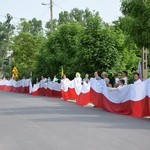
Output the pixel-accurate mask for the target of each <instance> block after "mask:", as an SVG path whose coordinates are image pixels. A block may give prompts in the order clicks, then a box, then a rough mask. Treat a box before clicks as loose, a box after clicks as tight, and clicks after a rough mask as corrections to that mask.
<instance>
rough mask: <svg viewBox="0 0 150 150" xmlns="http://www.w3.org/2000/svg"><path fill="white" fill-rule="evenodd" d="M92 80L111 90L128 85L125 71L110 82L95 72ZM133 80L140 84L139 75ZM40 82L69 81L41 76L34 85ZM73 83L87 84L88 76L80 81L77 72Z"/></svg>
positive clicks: (104, 76)
mask: <svg viewBox="0 0 150 150" xmlns="http://www.w3.org/2000/svg"><path fill="white" fill-rule="evenodd" d="M93 78H95V79H96V80H101V79H103V80H105V82H106V86H107V87H109V88H110V89H112V90H117V89H120V88H122V87H123V86H125V85H127V84H128V72H127V71H123V72H122V73H121V74H120V75H118V74H115V75H114V77H113V80H110V79H109V78H108V74H107V73H106V72H102V73H101V76H100V75H99V73H98V71H95V72H94V77H93ZM4 79H5V78H4ZM23 79H25V77H23ZM133 79H134V84H137V83H140V82H141V79H140V75H139V73H137V72H135V73H134V75H133ZM40 81H42V82H43V83H48V82H50V81H53V82H64V81H70V80H69V79H68V78H67V77H66V75H65V74H64V75H63V76H62V78H61V79H58V78H57V76H56V75H54V78H53V79H52V80H51V78H50V77H48V78H44V77H43V76H41V79H40V80H39V78H36V83H39V82H40ZM74 81H75V82H74V83H75V84H77V85H82V84H84V83H87V84H88V83H89V81H90V77H89V74H86V75H85V77H84V78H83V79H82V78H81V75H80V73H79V72H77V73H76V75H75V78H74Z"/></svg>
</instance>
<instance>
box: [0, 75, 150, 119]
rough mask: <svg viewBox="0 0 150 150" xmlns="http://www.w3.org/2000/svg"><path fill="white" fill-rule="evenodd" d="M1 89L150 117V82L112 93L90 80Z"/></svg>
mask: <svg viewBox="0 0 150 150" xmlns="http://www.w3.org/2000/svg"><path fill="white" fill-rule="evenodd" d="M0 90H3V91H8V92H21V93H30V94H31V95H35V96H48V97H58V98H63V100H65V101H67V100H70V99H74V100H75V101H76V103H77V104H78V105H81V106H84V105H87V104H88V103H92V104H93V105H94V106H95V107H97V108H102V109H104V110H107V111H109V112H113V113H118V114H125V115H130V116H135V117H145V116H150V79H147V80H145V81H143V82H141V83H138V84H130V85H126V86H124V87H122V88H121V89H116V90H111V89H110V88H108V87H107V86H106V84H105V81H104V80H96V79H95V78H91V80H90V81H89V82H88V83H87V82H85V81H83V83H82V84H81V83H77V82H76V81H75V80H72V81H69V80H62V82H61V83H60V84H59V83H57V82H47V83H45V82H44V80H41V81H40V82H39V83H37V84H34V85H33V87H32V84H31V80H30V79H23V80H20V81H15V80H9V81H8V80H0Z"/></svg>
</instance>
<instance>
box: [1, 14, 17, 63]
mask: <svg viewBox="0 0 150 150" xmlns="http://www.w3.org/2000/svg"><path fill="white" fill-rule="evenodd" d="M12 19H13V17H12V16H11V15H10V14H7V15H6V21H4V22H0V66H2V64H3V60H4V59H5V57H6V54H7V51H8V50H9V49H10V43H11V37H12V35H13V33H14V29H15V27H14V25H12V24H11V21H12Z"/></svg>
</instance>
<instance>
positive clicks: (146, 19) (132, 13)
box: [121, 0, 150, 48]
mask: <svg viewBox="0 0 150 150" xmlns="http://www.w3.org/2000/svg"><path fill="white" fill-rule="evenodd" d="M121 10H122V13H123V14H124V15H125V17H123V18H121V26H122V28H123V29H124V31H126V32H127V33H128V34H129V35H130V37H131V38H132V39H133V40H134V41H135V43H136V44H137V45H138V47H139V48H142V47H143V46H144V47H146V48H149V47H150V40H149V39H150V30H149V28H150V0H122V6H121Z"/></svg>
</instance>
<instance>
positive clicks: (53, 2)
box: [53, 2, 65, 11]
mask: <svg viewBox="0 0 150 150" xmlns="http://www.w3.org/2000/svg"><path fill="white" fill-rule="evenodd" d="M53 4H54V5H55V6H57V7H58V8H60V9H62V10H63V11H65V9H63V8H62V7H60V6H59V5H57V4H55V3H54V2H53Z"/></svg>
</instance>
